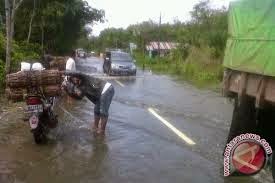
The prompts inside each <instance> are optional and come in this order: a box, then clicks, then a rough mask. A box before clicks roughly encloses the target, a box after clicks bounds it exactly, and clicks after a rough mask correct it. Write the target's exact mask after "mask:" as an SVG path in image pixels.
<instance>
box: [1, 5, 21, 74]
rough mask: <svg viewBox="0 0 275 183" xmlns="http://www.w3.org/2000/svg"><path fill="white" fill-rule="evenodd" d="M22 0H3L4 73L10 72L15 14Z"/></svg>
mask: <svg viewBox="0 0 275 183" xmlns="http://www.w3.org/2000/svg"><path fill="white" fill-rule="evenodd" d="M22 2H23V0H5V11H6V39H7V40H6V66H5V71H6V74H8V73H10V65H11V51H12V41H13V35H14V22H15V14H16V11H17V10H18V8H19V7H20V5H21V4H22Z"/></svg>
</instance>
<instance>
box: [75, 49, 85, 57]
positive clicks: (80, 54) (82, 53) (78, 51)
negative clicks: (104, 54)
mask: <svg viewBox="0 0 275 183" xmlns="http://www.w3.org/2000/svg"><path fill="white" fill-rule="evenodd" d="M75 52H76V56H77V57H79V58H87V53H86V52H85V51H84V50H83V49H82V48H79V49H76V51H75Z"/></svg>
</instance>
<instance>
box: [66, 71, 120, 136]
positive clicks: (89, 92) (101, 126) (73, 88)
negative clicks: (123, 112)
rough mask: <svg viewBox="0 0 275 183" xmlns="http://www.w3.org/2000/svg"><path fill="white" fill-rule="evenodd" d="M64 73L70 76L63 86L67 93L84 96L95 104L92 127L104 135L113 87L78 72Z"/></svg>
mask: <svg viewBox="0 0 275 183" xmlns="http://www.w3.org/2000/svg"><path fill="white" fill-rule="evenodd" d="M65 75H66V76H70V79H69V81H68V82H67V84H66V86H65V88H66V90H67V92H68V93H69V94H71V95H72V96H73V97H75V98H77V99H82V98H83V97H84V96H86V97H87V98H88V99H89V100H90V101H91V102H92V103H94V104H95V107H94V124H93V125H92V129H93V130H95V131H96V132H97V134H99V135H104V134H105V128H106V125H107V121H108V117H109V107H110V104H111V102H112V99H113V96H114V93H115V90H114V87H113V86H112V85H111V84H110V83H109V82H106V81H104V80H101V79H99V78H95V77H92V76H88V75H85V74H83V73H80V72H68V71H66V72H65Z"/></svg>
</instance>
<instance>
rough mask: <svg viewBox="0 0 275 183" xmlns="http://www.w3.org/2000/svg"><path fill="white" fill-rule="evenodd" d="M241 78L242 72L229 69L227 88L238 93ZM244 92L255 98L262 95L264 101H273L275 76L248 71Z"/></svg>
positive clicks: (274, 98) (274, 101) (274, 97)
mask: <svg viewBox="0 0 275 183" xmlns="http://www.w3.org/2000/svg"><path fill="white" fill-rule="evenodd" d="M241 80H242V72H239V71H232V70H231V75H230V78H229V81H228V82H229V87H228V88H227V90H228V91H229V92H233V93H236V94H238V93H239V92H240V90H241V83H242V81H241ZM263 87H264V88H263ZM224 89H225V88H224ZM261 92H262V93H261ZM244 93H245V95H248V96H251V97H255V98H257V97H259V96H262V98H263V100H264V101H267V102H271V103H275V78H273V77H266V76H262V75H257V74H251V73H248V75H247V82H246V86H245V92H244ZM260 100H261V99H260Z"/></svg>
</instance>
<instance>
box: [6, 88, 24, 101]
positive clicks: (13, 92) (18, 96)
mask: <svg viewBox="0 0 275 183" xmlns="http://www.w3.org/2000/svg"><path fill="white" fill-rule="evenodd" d="M5 94H6V97H7V98H8V99H9V100H12V101H14V102H20V101H22V100H23V99H24V91H23V89H20V88H16V89H14V88H13V89H11V88H6V89H5Z"/></svg>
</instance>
